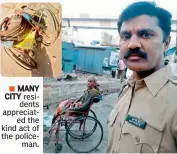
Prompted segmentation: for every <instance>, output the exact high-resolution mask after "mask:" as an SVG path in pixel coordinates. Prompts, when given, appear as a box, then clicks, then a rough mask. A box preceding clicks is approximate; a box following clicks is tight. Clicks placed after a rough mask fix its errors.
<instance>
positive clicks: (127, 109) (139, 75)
mask: <svg viewBox="0 0 177 154" xmlns="http://www.w3.org/2000/svg"><path fill="white" fill-rule="evenodd" d="M171 17H172V16H171V14H170V13H169V12H168V11H166V10H165V9H162V8H160V7H157V6H156V5H155V4H154V3H150V2H136V3H133V4H132V5H130V6H128V7H127V8H126V9H125V10H124V11H123V12H122V14H121V15H120V18H119V21H118V31H119V35H120V56H121V57H122V58H123V61H124V63H125V64H126V66H127V67H128V68H129V69H130V70H132V71H133V75H132V76H131V77H130V78H129V80H128V82H127V85H126V86H125V87H124V89H123V90H122V93H121V94H120V96H119V100H118V102H117V103H116V104H115V106H114V108H113V110H112V112H111V114H110V116H109V119H108V147H107V151H106V152H108V153H129V152H130V153H166V152H168V153H177V76H175V73H174V72H173V71H171V65H169V64H167V65H165V64H164V55H165V52H166V51H167V49H168V46H169V43H170V31H171Z"/></svg>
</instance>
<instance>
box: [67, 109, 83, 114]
mask: <svg viewBox="0 0 177 154" xmlns="http://www.w3.org/2000/svg"><path fill="white" fill-rule="evenodd" d="M65 113H86V112H84V111H74V110H73V109H70V110H66V111H65Z"/></svg>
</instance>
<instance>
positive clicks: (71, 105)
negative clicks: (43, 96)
mask: <svg viewBox="0 0 177 154" xmlns="http://www.w3.org/2000/svg"><path fill="white" fill-rule="evenodd" d="M87 87H88V89H87V91H85V92H84V94H83V95H82V96H81V97H80V98H79V99H77V100H66V101H63V102H61V103H60V104H59V105H58V107H57V109H56V112H55V115H54V117H53V120H52V124H53V123H54V122H55V120H56V119H57V117H58V116H59V115H60V114H62V113H64V112H65V111H66V113H65V115H66V117H68V116H71V115H72V114H73V112H72V113H70V112H68V113H67V110H70V111H76V112H77V111H78V112H79V111H80V112H84V111H87V110H88V109H89V107H90V103H91V100H92V99H93V98H94V97H95V96H98V95H100V90H99V89H98V84H97V82H96V79H95V78H94V77H91V78H89V79H88V84H87Z"/></svg>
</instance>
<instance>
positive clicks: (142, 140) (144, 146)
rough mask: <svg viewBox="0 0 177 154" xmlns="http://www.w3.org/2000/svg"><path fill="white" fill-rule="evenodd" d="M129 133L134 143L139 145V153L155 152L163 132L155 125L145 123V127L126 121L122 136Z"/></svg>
mask: <svg viewBox="0 0 177 154" xmlns="http://www.w3.org/2000/svg"><path fill="white" fill-rule="evenodd" d="M126 135H130V136H131V138H132V140H133V142H132V143H134V145H132V146H136V145H139V147H140V149H139V152H140V153H157V152H158V150H159V146H160V143H161V140H162V135H163V133H162V132H161V131H160V130H159V129H158V128H156V127H154V126H151V125H148V124H146V127H145V129H141V128H139V127H137V126H134V125H132V124H130V123H128V122H127V121H126V122H125V125H124V126H123V129H122V137H126Z"/></svg>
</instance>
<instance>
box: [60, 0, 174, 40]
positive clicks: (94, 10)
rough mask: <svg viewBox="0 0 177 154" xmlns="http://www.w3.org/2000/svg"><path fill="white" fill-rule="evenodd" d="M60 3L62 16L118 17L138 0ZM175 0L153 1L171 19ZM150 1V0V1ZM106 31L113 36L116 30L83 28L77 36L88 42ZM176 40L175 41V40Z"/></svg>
mask: <svg viewBox="0 0 177 154" xmlns="http://www.w3.org/2000/svg"><path fill="white" fill-rule="evenodd" d="M58 1H59V2H60V3H61V5H62V17H68V18H69V17H73V18H74V17H80V14H82V13H84V14H89V17H92V18H118V16H119V15H120V13H121V12H122V10H123V9H125V8H126V7H127V6H128V5H129V4H131V3H133V2H136V1H138V0H58ZM147 1H150V0H147ZM174 1H175V0H154V2H155V3H156V4H157V5H158V6H160V7H163V8H164V9H166V10H168V11H169V12H170V13H171V14H172V19H174V20H176V19H177V5H176V4H175V5H174ZM151 2H152V1H151ZM103 31H104V32H107V33H109V34H111V35H113V36H114V37H116V36H118V33H117V31H111V30H107V31H106V30H85V29H79V31H78V33H77V37H78V38H80V39H81V40H82V41H85V42H86V43H89V42H90V41H91V40H99V39H100V37H101V32H103ZM171 34H172V41H173V42H174V40H176V39H175V38H176V34H175V33H171ZM175 42H176V41H175Z"/></svg>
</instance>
